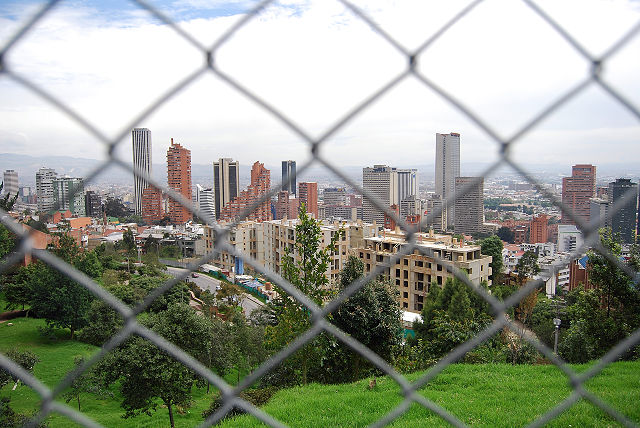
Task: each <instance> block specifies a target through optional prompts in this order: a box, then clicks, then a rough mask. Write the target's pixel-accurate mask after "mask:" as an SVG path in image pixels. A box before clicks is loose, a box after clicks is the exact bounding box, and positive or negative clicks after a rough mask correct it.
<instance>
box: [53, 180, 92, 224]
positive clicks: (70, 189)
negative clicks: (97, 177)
mask: <svg viewBox="0 0 640 428" xmlns="http://www.w3.org/2000/svg"><path fill="white" fill-rule="evenodd" d="M53 200H54V209H55V210H56V211H58V210H60V211H65V210H69V211H71V214H72V215H73V216H74V217H84V216H85V200H84V180H83V179H82V178H78V177H67V176H65V177H59V178H56V179H55V180H53Z"/></svg>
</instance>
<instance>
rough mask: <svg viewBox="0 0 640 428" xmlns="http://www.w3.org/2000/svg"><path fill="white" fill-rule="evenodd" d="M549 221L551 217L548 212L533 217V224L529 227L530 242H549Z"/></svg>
mask: <svg viewBox="0 0 640 428" xmlns="http://www.w3.org/2000/svg"><path fill="white" fill-rule="evenodd" d="M548 223H549V217H548V216H547V215H546V214H540V215H539V216H537V217H534V218H533V219H531V226H530V227H529V243H530V244H537V243H545V242H547V237H548V236H547V235H548V233H547V225H548Z"/></svg>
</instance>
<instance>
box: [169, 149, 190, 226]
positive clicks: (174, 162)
mask: <svg viewBox="0 0 640 428" xmlns="http://www.w3.org/2000/svg"><path fill="white" fill-rule="evenodd" d="M167 182H168V185H169V188H170V189H172V190H174V191H176V192H178V193H180V194H181V195H182V196H184V197H185V198H186V199H188V200H189V201H190V200H191V151H190V150H187V149H185V148H184V147H182V146H181V145H180V144H178V143H174V142H173V138H172V139H171V145H170V146H169V150H167ZM169 218H170V219H171V222H172V223H175V224H181V223H186V222H187V221H189V220H191V212H190V211H189V210H187V209H186V208H185V207H183V206H182V205H181V204H180V203H179V202H178V201H174V200H173V199H172V198H171V197H170V198H169Z"/></svg>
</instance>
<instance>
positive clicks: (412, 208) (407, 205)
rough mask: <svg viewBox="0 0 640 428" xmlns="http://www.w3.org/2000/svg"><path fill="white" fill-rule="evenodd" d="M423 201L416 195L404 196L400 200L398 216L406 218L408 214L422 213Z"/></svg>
mask: <svg viewBox="0 0 640 428" xmlns="http://www.w3.org/2000/svg"><path fill="white" fill-rule="evenodd" d="M422 212H423V203H422V200H421V199H419V198H418V197H417V196H416V195H410V196H406V197H405V198H404V199H402V200H401V201H400V217H401V218H403V219H406V218H407V217H409V216H415V215H422Z"/></svg>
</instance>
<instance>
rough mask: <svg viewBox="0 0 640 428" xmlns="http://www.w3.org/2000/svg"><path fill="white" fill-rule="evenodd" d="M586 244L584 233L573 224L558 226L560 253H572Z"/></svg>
mask: <svg viewBox="0 0 640 428" xmlns="http://www.w3.org/2000/svg"><path fill="white" fill-rule="evenodd" d="M583 243H584V237H583V236H582V232H580V231H579V230H578V228H577V227H576V226H575V225H573V224H560V225H558V252H559V253H570V252H572V251H575V250H576V249H578V248H580V247H581V246H582V244H583Z"/></svg>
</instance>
